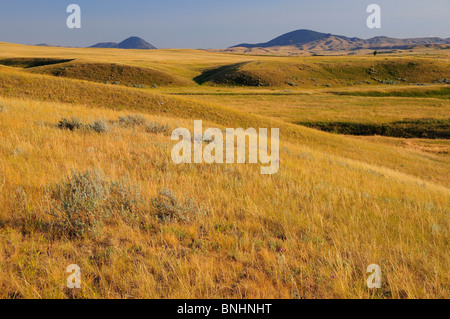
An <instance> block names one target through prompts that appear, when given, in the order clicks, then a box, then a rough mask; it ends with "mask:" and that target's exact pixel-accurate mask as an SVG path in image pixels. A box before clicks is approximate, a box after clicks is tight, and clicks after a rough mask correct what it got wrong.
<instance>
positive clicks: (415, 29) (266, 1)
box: [0, 0, 450, 48]
mask: <svg viewBox="0 0 450 319" xmlns="http://www.w3.org/2000/svg"><path fill="white" fill-rule="evenodd" d="M71 3H75V4H78V5H80V7H81V10H82V28H81V29H68V28H67V26H66V19H67V17H68V15H69V14H68V13H66V8H67V6H68V5H69V4H71ZM371 3H376V4H379V5H380V6H381V9H382V28H381V29H368V28H367V26H366V19H367V16H368V14H367V13H366V8H367V6H368V5H369V4H371ZM297 29H311V30H315V31H321V32H327V33H333V34H340V35H346V36H350V37H353V36H358V37H362V38H369V37H373V36H378V35H386V36H391V37H400V38H405V37H426V36H438V37H444V38H447V37H450V0H427V1H425V0H371V1H366V0H308V1H306V0H222V1H215V0H164V1H153V0H147V1H144V0H127V1H113V0H71V1H66V0H14V1H12V0H11V1H10V0H2V3H1V4H0V41H1V42H15V43H23V44H37V43H42V42H45V43H51V44H56V45H68V46H89V45H92V44H95V43H97V42H108V41H112V42H120V41H121V40H123V39H125V38H127V37H129V36H133V35H135V36H140V37H142V38H144V39H145V40H147V41H148V42H150V43H152V44H153V45H155V46H156V47H158V48H224V47H228V46H232V45H235V44H238V43H242V42H248V43H258V42H265V41H268V40H270V39H272V38H274V37H276V36H278V35H281V34H283V33H286V32H290V31H293V30H297Z"/></svg>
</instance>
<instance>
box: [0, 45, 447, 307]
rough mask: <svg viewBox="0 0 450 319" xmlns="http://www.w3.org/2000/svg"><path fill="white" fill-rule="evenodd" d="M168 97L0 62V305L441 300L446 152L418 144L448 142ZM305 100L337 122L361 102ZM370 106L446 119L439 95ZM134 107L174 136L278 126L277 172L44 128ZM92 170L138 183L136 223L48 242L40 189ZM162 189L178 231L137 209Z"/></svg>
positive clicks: (102, 58)
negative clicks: (72, 279) (192, 207)
mask: <svg viewBox="0 0 450 319" xmlns="http://www.w3.org/2000/svg"><path fill="white" fill-rule="evenodd" d="M0 46H2V47H6V48H8V50H9V51H8V52H6V53H5V52H4V51H2V53H1V54H2V55H4V56H5V57H6V56H25V54H24V53H25V52H27V54H28V56H38V53H39V54H40V55H48V56H52V57H58V58H65V57H68V56H70V55H72V57H75V58H78V57H81V56H82V57H83V58H84V59H86V60H87V59H91V61H97V62H99V63H100V62H106V63H109V62H111V61H112V60H114V59H116V58H117V60H118V62H120V63H123V64H129V65H135V64H140V63H141V64H146V63H149V64H157V63H156V62H137V61H138V60H140V59H147V60H146V61H149V60H150V59H153V58H155V56H159V57H160V58H161V59H165V61H166V63H167V65H168V66H167V67H164V68H163V69H165V70H169V69H170V68H173V69H177V68H178V70H182V71H180V73H177V74H185V75H186V74H194V73H198V72H199V71H198V70H199V69H200V64H204V65H206V64H209V63H211V64H214V63H216V64H218V65H220V64H222V63H223V64H226V63H231V62H235V61H236V60H239V59H242V58H243V57H240V56H235V55H226V54H218V53H208V52H201V51H180V50H163V51H159V50H158V51H156V52H154V53H153V52H152V53H146V52H145V53H144V52H141V51H139V52H133V51H131V52H128V51H127V52H124V51H123V50H122V51H121V50H101V49H100V51H95V50H98V49H95V50H94V49H67V48H42V49H41V48H35V47H25V49H24V48H23V46H15V45H6V44H0ZM96 52H98V53H96ZM109 52H111V53H109ZM121 52H124V53H123V55H120V53H121ZM147 54H148V55H149V56H152V57H149V56H146V55H147ZM153 55H154V56H153ZM182 57H183V58H185V59H184V60H183V62H179V64H176V63H175V61H177V60H180V59H181V58H182ZM202 57H203V58H204V60H202ZM244 58H248V57H244ZM127 59H128V60H127ZM155 59H156V58H155ZM171 59H172V60H171ZM208 59H210V60H208ZM107 60H108V61H109V62H107ZM119 60H120V61H119ZM169 60H170V61H171V62H167V61H169ZM126 61H129V63H128V62H126ZM201 61H203V62H201ZM349 63H351V60H349ZM189 64H190V65H189ZM141 66H142V65H141ZM195 70H197V71H195ZM183 72H184V73H183ZM196 90H198V87H193V88H192V91H196ZM202 90H205V91H206V93H208V92H209V93H211V92H215V91H216V90H217V88H214V87H207V86H205V87H203V88H202ZM220 90H222V89H220ZM224 90H226V91H227V92H230V90H232V89H229V88H228V89H224ZM240 90H241V89H236V92H241V91H240ZM177 91H178V92H187V93H189V90H188V89H187V88H180V89H176V88H175V89H174V88H172V89H161V90H155V91H151V90H141V89H134V88H126V87H120V86H111V85H105V84H99V83H92V82H88V81H80V80H73V79H61V78H54V77H51V76H46V75H39V74H31V73H29V72H26V71H22V70H17V69H14V68H8V67H0V103H1V104H3V105H4V107H3V108H1V112H0V141H1V143H0V189H1V193H0V194H1V195H0V205H1V206H2V207H3V210H2V211H1V212H0V297H1V298H82V297H84V298H448V297H449V295H448V292H449V289H448V288H449V276H448V271H447V265H448V264H449V261H450V260H449V259H450V258H449V254H448V239H449V233H448V229H449V221H448V211H449V209H450V207H449V204H448V203H449V202H450V190H449V188H448V187H449V185H450V184H449V182H448V181H449V178H448V176H449V165H448V164H449V162H448V161H449V160H448V154H445V153H436V152H429V151H425V150H424V149H423V148H424V147H425V146H427V147H431V146H430V145H432V144H433V143H436V144H437V145H447V144H446V142H444V141H421V140H417V141H416V140H411V143H413V144H412V146H411V145H410V147H405V145H404V144H403V143H406V141H404V140H402V139H384V138H381V137H377V138H361V137H345V136H339V135H332V134H327V133H323V132H318V131H315V130H313V129H308V128H304V127H300V126H297V125H294V124H290V123H288V122H289V116H288V115H286V116H285V117H284V118H283V116H275V115H276V114H273V113H266V112H259V111H258V109H259V108H261V107H262V106H267V107H269V106H270V105H272V107H273V108H274V109H275V108H277V107H279V105H278V104H279V103H280V104H281V103H285V106H283V105H281V106H280V111H279V112H280V114H281V113H283V114H289V113H288V112H287V111H286V110H287V109H289V108H290V107H291V106H292V105H295V103H296V102H295V99H296V98H301V96H296V97H287V96H282V97H279V98H278V97H277V98H276V99H272V97H261V98H260V97H258V96H251V98H249V99H247V100H245V99H244V98H241V97H239V96H233V97H226V98H227V99H228V98H229V100H222V97H216V96H211V97H210V99H208V100H203V99H201V98H199V97H197V96H196V97H192V96H182V97H177V96H173V95H169V94H167V93H176V92H177ZM261 92H263V91H262V90H261ZM313 93H314V92H313ZM306 98H307V99H308V101H310V103H311V105H312V106H311V108H310V109H307V110H305V111H304V112H305V113H306V112H309V113H311V112H313V110H314V108H313V106H314V105H318V104H320V103H325V102H326V103H328V104H331V105H332V106H335V105H336V104H339V105H338V106H336V107H338V108H339V109H340V110H341V111H340V112H336V113H326V112H327V111H326V110H324V111H323V113H322V114H320V116H323V117H324V118H325V117H327V116H330V114H331V116H333V114H345V115H342V116H349V114H350V113H351V110H352V108H356V107H358V105H360V104H363V103H368V101H369V100H368V99H367V98H363V97H354V98H353V97H336V96H329V95H326V94H323V93H320V92H318V93H317V94H315V93H314V95H311V96H309V95H308V96H306ZM234 99H235V100H234ZM314 99H316V101H314ZM246 101H254V103H255V104H254V105H253V106H251V107H253V109H251V107H250V108H248V109H245V108H244V107H243V106H244V105H245V103H246ZM283 101H285V102H283ZM380 101H383V102H377V103H378V104H377V105H376V106H374V107H376V108H377V110H378V112H379V113H380V114H382V113H386V117H387V118H389V117H391V116H392V117H396V116H399V114H401V111H395V107H396V101H400V102H399V105H398V107H399V108H400V109H402V110H406V109H407V104H408V103H411V104H412V107H413V110H414V111H413V113H414V114H422V113H421V112H424V113H425V112H426V113H429V112H433V116H436V117H440V116H443V117H444V116H445V115H444V113H445V110H446V108H448V104H445V101H442V100H433V101H431V100H426V99H423V100H413V99H411V101H409V100H408V99H403V98H401V99H391V98H386V99H383V100H380ZM404 101H406V102H404ZM408 101H409V102H408ZM417 101H418V102H417ZM161 103H162V104H161ZM239 103H240V104H239ZM422 103H423V104H424V109H423V110H421V109H420V107H419V105H420V104H422ZM433 103H444V104H442V106H441V107H440V108H436V110H441V109H443V111H442V113H439V112H441V111H436V112H434V111H433V110H435V109H433V108H432V107H433V106H432V104H433ZM228 104H230V105H228ZM384 104H386V105H391V106H392V107H393V109H392V110H389V109H388V108H387V107H384ZM364 107H365V106H360V108H361V109H362V108H364ZM428 108H429V109H428ZM134 112H139V113H141V114H143V115H144V116H145V117H146V118H147V119H149V120H151V121H154V122H157V123H160V124H165V123H168V124H169V125H170V126H171V127H172V128H175V127H186V128H189V129H192V128H193V120H194V119H203V121H204V127H205V128H206V127H208V126H214V127H219V128H224V127H244V128H247V127H257V128H258V127H280V129H281V134H280V136H281V141H280V147H281V148H280V156H281V166H280V171H279V172H278V174H276V175H272V176H263V175H260V172H259V169H260V165H259V164H256V165H254V164H251V165H250V164H249V165H240V164H227V165H222V164H213V165H206V164H200V165H175V164H173V163H172V161H171V159H170V151H171V148H172V146H173V145H174V142H173V141H171V140H170V138H169V137H168V136H166V135H163V134H149V133H146V132H145V131H143V130H139V129H134V128H126V127H121V126H112V128H111V130H110V131H109V133H107V134H98V133H95V132H85V131H68V130H61V129H59V128H57V126H56V124H57V123H58V121H59V120H60V119H61V118H63V117H65V118H68V117H71V116H75V117H78V118H80V119H81V120H82V121H83V122H93V121H94V120H97V119H104V120H106V121H112V120H115V121H117V119H118V117H119V116H123V115H127V114H130V113H134ZM250 113H257V114H250ZM363 113H364V112H363V111H361V113H360V115H359V116H360V117H361V118H364V114H363ZM367 114H370V112H369V113H367ZM318 116H319V115H318ZM280 117H281V118H280ZM377 120H379V121H383V118H382V116H381V115H380V118H379V119H377ZM418 145H419V146H421V147H422V148H421V149H418ZM439 147H441V146H439ZM90 168H100V169H102V170H103V171H104V173H105V175H106V176H108V177H110V178H113V179H119V178H121V177H124V176H128V177H129V178H130V179H131V180H132V181H133V182H134V183H136V184H138V185H140V186H141V190H142V197H143V198H144V199H145V201H144V203H143V206H142V208H141V210H140V212H139V220H138V222H137V223H129V222H127V221H126V220H125V219H121V218H118V219H116V220H111V221H108V222H107V223H105V225H104V227H103V228H102V231H101V232H99V233H98V234H96V235H89V236H85V237H81V238H71V239H69V238H64V237H62V238H60V237H55V236H54V235H53V233H52V230H51V227H49V225H52V221H53V217H52V216H50V215H48V214H46V213H45V211H46V210H48V209H49V204H48V201H47V200H46V191H45V187H47V186H50V185H53V184H54V183H57V182H60V181H61V180H62V179H63V178H65V177H66V176H68V175H69V174H70V172H71V170H72V169H76V170H78V171H84V170H86V169H90ZM164 187H167V188H169V189H171V190H173V191H174V192H175V194H176V196H177V197H178V198H183V196H184V195H189V196H190V197H191V198H192V200H193V201H194V202H195V203H196V204H198V205H201V206H202V207H203V209H204V210H205V211H206V212H207V213H206V215H205V216H202V217H201V218H197V219H195V220H193V221H191V222H170V223H161V222H159V221H158V220H157V219H155V214H156V212H155V209H154V207H153V206H152V205H151V202H150V199H151V198H153V197H155V196H156V195H157V192H158V190H159V189H161V188H164ZM374 263H375V264H379V265H380V266H381V269H382V274H383V288H382V289H380V290H377V291H371V290H369V289H368V288H367V287H366V284H365V283H366V278H367V274H366V273H365V270H366V268H367V266H368V265H370V264H374ZM70 264H78V265H79V266H80V267H81V270H82V288H81V289H80V290H75V291H72V290H70V289H68V288H66V278H67V276H68V274H66V272H65V270H66V267H67V266H68V265H70Z"/></svg>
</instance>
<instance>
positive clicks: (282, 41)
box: [232, 29, 331, 48]
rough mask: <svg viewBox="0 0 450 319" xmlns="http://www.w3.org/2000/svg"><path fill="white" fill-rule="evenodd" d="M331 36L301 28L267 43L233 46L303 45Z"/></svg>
mask: <svg viewBox="0 0 450 319" xmlns="http://www.w3.org/2000/svg"><path fill="white" fill-rule="evenodd" d="M329 36H331V34H330V33H321V32H317V31H312V30H307V29H301V30H296V31H292V32H289V33H286V34H283V35H281V36H279V37H277V38H275V39H273V40H271V41H269V42H266V43H257V44H248V43H242V44H239V45H236V46H233V47H246V48H256V47H260V48H267V47H274V46H286V45H301V44H305V43H309V42H313V41H317V40H321V39H325V38H327V37H329ZM233 47H232V48H233Z"/></svg>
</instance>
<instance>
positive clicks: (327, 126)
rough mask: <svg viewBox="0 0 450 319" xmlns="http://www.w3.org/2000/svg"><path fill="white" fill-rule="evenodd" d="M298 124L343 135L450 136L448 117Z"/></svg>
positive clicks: (445, 137) (433, 137) (446, 137)
mask: <svg viewBox="0 0 450 319" xmlns="http://www.w3.org/2000/svg"><path fill="white" fill-rule="evenodd" d="M297 124H299V125H303V126H307V127H311V128H316V129H319V130H321V131H325V132H331V133H337V134H345V135H381V136H390V137H400V138H431V139H436V138H439V139H449V138H450V119H443V120H439V119H420V120H403V121H396V122H392V123H386V124H366V123H350V122H299V123H297Z"/></svg>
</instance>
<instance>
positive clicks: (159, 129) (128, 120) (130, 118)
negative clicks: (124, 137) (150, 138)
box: [119, 114, 170, 135]
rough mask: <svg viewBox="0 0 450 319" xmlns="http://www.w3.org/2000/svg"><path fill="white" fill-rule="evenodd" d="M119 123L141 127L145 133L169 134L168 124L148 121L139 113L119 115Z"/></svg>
mask: <svg viewBox="0 0 450 319" xmlns="http://www.w3.org/2000/svg"><path fill="white" fill-rule="evenodd" d="M119 124H120V125H122V126H124V127H142V128H143V129H144V130H145V131H146V132H147V133H152V134H159V133H162V134H165V135H170V127H169V125H168V124H159V123H157V122H150V121H148V120H147V119H146V118H145V117H143V116H142V115H140V114H132V115H127V116H120V117H119Z"/></svg>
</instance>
